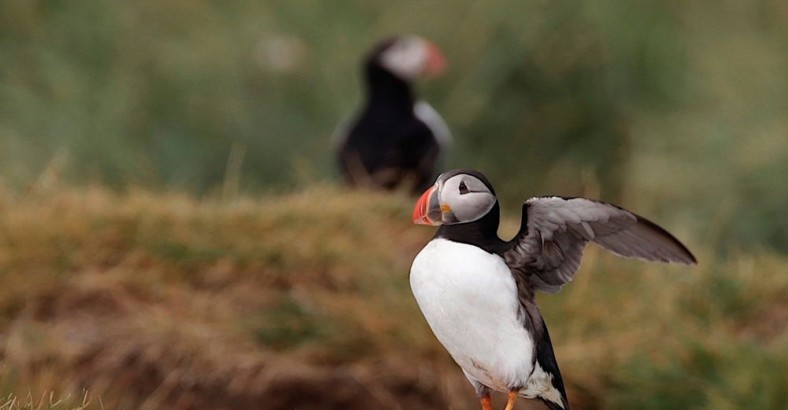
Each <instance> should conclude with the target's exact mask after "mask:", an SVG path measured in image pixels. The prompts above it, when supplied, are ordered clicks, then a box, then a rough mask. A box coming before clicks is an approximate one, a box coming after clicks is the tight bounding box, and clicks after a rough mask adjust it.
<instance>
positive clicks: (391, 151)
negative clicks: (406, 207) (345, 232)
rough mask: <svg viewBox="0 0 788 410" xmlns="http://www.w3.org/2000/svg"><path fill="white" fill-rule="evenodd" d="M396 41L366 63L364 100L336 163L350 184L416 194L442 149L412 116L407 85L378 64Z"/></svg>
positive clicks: (412, 102)
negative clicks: (402, 189) (408, 191)
mask: <svg viewBox="0 0 788 410" xmlns="http://www.w3.org/2000/svg"><path fill="white" fill-rule="evenodd" d="M394 41H395V40H394V39H391V40H386V41H384V42H382V43H380V44H379V45H378V46H377V47H375V48H374V49H373V51H372V52H371V53H370V54H369V56H368V57H367V59H366V60H365V62H364V82H365V86H366V97H365V98H366V100H365V102H364V107H363V109H362V110H361V112H360V113H359V115H358V116H357V117H356V118H355V119H354V121H353V122H352V123H351V125H350V127H349V128H348V129H347V134H346V135H344V136H341V138H342V139H343V140H342V141H341V142H340V146H339V150H338V151H339V152H338V160H339V166H340V171H341V172H342V176H343V179H344V180H345V182H346V183H347V184H349V185H351V186H373V187H378V188H384V189H396V188H398V187H400V186H401V185H405V186H406V187H407V188H408V189H409V190H410V191H412V192H413V193H418V192H420V191H422V190H423V189H425V188H426V187H428V186H429V185H430V184H431V183H432V181H433V179H434V178H435V176H436V174H435V169H436V166H437V163H438V158H439V154H440V150H441V147H440V144H439V143H438V139H437V137H436V136H435V134H434V132H433V130H432V129H431V128H430V127H429V125H428V124H426V123H425V122H424V121H423V120H422V119H420V118H419V117H417V115H416V112H415V105H416V99H415V97H414V94H413V90H412V87H411V84H410V83H409V82H408V81H407V80H404V79H402V78H400V77H398V76H397V75H395V74H393V73H392V72H390V71H389V70H388V69H386V68H385V67H384V66H383V65H382V64H381V61H380V56H381V53H382V52H384V51H385V50H386V49H387V48H388V47H390V46H391V45H392V44H393V42H394Z"/></svg>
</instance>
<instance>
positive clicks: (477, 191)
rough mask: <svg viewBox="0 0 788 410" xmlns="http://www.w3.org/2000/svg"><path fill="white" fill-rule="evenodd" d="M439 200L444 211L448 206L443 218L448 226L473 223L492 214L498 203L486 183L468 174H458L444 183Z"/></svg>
mask: <svg viewBox="0 0 788 410" xmlns="http://www.w3.org/2000/svg"><path fill="white" fill-rule="evenodd" d="M439 200H440V203H441V208H442V209H443V208H444V205H446V206H448V212H444V213H443V218H442V219H443V223H444V224H447V225H448V224H452V223H464V222H473V221H475V220H477V219H479V218H481V217H483V216H484V215H486V214H487V212H490V209H492V207H493V205H495V201H497V199H496V198H495V195H493V193H492V192H490V189H489V188H487V185H485V184H484V182H482V181H481V180H479V178H476V177H474V176H472V175H468V174H458V175H455V176H453V177H451V178H449V179H447V180H446V181H444V182H443V185H441V188H440V196H439ZM447 219H448V220H447Z"/></svg>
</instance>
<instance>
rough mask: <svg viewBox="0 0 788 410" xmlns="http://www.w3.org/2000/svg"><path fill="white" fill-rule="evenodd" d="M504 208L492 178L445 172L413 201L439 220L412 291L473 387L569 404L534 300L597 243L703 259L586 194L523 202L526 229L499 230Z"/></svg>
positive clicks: (625, 251)
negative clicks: (508, 236) (507, 234)
mask: <svg viewBox="0 0 788 410" xmlns="http://www.w3.org/2000/svg"><path fill="white" fill-rule="evenodd" d="M499 214H500V209H499V205H498V200H497V198H496V196H495V191H494V190H493V187H492V185H491V184H490V182H489V181H488V180H487V178H486V177H485V176H484V175H482V174H481V173H479V172H477V171H473V170H453V171H448V172H446V173H443V174H441V175H440V176H439V177H438V179H437V182H435V185H433V186H432V187H431V188H429V189H428V190H427V191H426V192H424V194H423V195H422V196H421V197H420V198H419V199H418V201H417V202H416V207H415V209H414V211H413V222H414V223H416V224H425V225H434V226H440V228H439V229H438V231H437V233H436V234H435V237H434V238H433V239H432V240H431V241H430V242H429V243H428V244H427V245H426V246H425V247H424V249H423V250H422V251H421V252H420V253H419V254H418V255H417V256H416V258H415V260H414V261H413V266H412V267H411V271H410V285H411V289H412V291H413V295H414V296H415V298H416V301H417V303H418V305H419V307H420V308H421V311H422V313H423V314H424V317H425V318H426V319H427V323H429V325H430V328H431V329H432V331H433V333H434V334H435V336H436V337H437V338H438V340H439V341H440V342H441V343H442V344H443V346H444V347H445V348H446V350H447V351H448V352H449V354H450V355H451V356H452V358H453V359H454V361H456V362H457V364H458V365H459V366H460V367H461V368H462V371H463V372H464V373H465V377H466V378H467V379H468V380H469V381H470V383H471V384H472V385H473V387H474V388H475V389H476V393H477V394H478V395H479V397H480V400H481V407H482V409H484V410H490V409H491V408H492V404H491V399H490V393H491V392H492V391H499V392H507V393H508V401H507V404H506V410H511V409H513V408H514V405H515V402H516V401H517V398H518V397H526V398H536V399H539V400H541V401H542V402H544V403H545V404H546V405H547V407H549V408H550V409H551V410H557V409H563V410H567V409H569V402H568V400H567V396H566V391H565V389H564V383H563V380H562V379H561V373H560V372H559V370H558V363H557V362H556V360H555V355H554V353H553V347H552V344H551V343H550V335H549V334H548V332H547V326H546V325H545V323H544V320H543V319H542V315H541V314H540V313H539V309H538V308H537V307H536V303H535V301H534V294H535V292H537V291H544V292H551V293H552V292H557V291H558V290H559V289H560V288H561V287H562V286H563V285H564V284H566V283H568V282H569V281H571V280H572V278H573V277H574V275H575V272H576V271H577V269H578V267H579V266H580V259H581V257H582V255H583V250H584V248H585V246H586V245H587V244H588V243H589V242H596V243H597V244H599V245H601V246H602V247H603V248H605V249H607V250H609V251H612V252H613V253H615V254H617V255H619V256H626V257H634V258H639V259H643V260H647V261H660V262H677V263H683V264H688V265H691V264H695V263H697V262H696V260H695V257H694V256H693V255H692V253H691V252H690V251H689V250H688V249H687V248H686V247H685V246H684V245H682V244H681V242H679V241H678V239H676V238H675V237H673V235H671V234H670V233H668V232H667V231H666V230H664V229H662V228H660V227H659V226H657V225H656V224H654V223H653V222H650V221H648V220H647V219H645V218H642V217H640V216H638V215H635V214H634V213H632V212H629V211H627V210H625V209H623V208H619V207H617V206H615V205H611V204H608V203H604V202H599V201H595V200H591V199H585V198H561V197H536V198H531V199H528V200H527V201H525V204H524V205H523V210H522V221H521V226H520V231H519V232H518V233H517V235H516V236H515V237H514V238H513V239H512V240H510V241H504V240H502V239H500V238H499V237H498V223H499Z"/></svg>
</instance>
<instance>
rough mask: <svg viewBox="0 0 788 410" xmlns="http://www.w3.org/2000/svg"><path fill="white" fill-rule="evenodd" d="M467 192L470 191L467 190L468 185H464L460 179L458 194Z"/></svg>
mask: <svg viewBox="0 0 788 410" xmlns="http://www.w3.org/2000/svg"><path fill="white" fill-rule="evenodd" d="M468 192H470V191H468V186H467V185H465V181H460V195H465V194H467V193H468Z"/></svg>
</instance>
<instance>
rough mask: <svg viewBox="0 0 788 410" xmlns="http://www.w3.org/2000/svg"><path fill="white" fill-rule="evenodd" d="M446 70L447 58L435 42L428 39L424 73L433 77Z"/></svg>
mask: <svg viewBox="0 0 788 410" xmlns="http://www.w3.org/2000/svg"><path fill="white" fill-rule="evenodd" d="M444 71H446V58H445V57H444V56H443V53H442V52H441V50H440V49H439V48H438V46H436V45H435V44H433V43H431V42H429V41H427V63H426V64H425V66H424V71H423V73H424V75H425V76H426V77H429V78H432V77H437V76H439V75H441V74H443V72H444Z"/></svg>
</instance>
